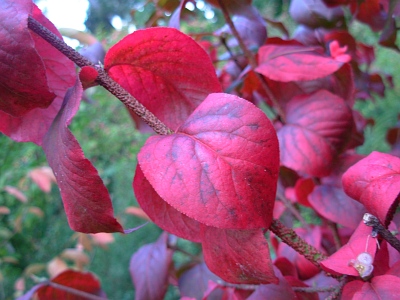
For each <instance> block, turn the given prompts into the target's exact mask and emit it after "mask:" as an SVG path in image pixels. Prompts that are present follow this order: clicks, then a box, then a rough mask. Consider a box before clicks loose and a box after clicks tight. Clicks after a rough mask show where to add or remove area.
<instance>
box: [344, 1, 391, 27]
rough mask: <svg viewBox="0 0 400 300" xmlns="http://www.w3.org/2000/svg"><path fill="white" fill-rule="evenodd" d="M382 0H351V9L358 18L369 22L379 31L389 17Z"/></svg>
mask: <svg viewBox="0 0 400 300" xmlns="http://www.w3.org/2000/svg"><path fill="white" fill-rule="evenodd" d="M380 2H381V1H380V0H368V1H362V2H358V1H351V3H350V9H351V12H352V13H353V14H354V16H355V17H356V18H357V20H359V21H361V22H363V23H366V24H368V25H369V26H370V27H371V29H372V30H374V31H379V30H382V29H383V27H384V26H385V21H386V19H387V14H386V13H385V12H384V11H383V9H382V5H381V3H380Z"/></svg>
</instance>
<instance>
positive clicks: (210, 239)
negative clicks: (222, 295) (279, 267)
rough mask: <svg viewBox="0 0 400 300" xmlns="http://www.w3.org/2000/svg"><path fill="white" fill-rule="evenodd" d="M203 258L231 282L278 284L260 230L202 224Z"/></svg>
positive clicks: (209, 265) (210, 266) (224, 278)
mask: <svg viewBox="0 0 400 300" xmlns="http://www.w3.org/2000/svg"><path fill="white" fill-rule="evenodd" d="M201 238H202V240H203V242H202V245H203V255H204V260H205V262H206V264H207V266H208V267H209V269H210V270H211V271H212V272H213V273H214V274H216V275H218V276H219V277H221V278H222V279H223V280H225V281H227V282H231V283H239V284H240V283H245V284H260V283H278V281H279V280H278V278H277V277H276V276H275V273H274V270H273V267H272V261H271V257H270V254H269V247H268V242H267V240H266V239H265V237H264V234H263V233H262V231H261V230H260V229H255V230H229V229H218V228H213V227H208V226H201Z"/></svg>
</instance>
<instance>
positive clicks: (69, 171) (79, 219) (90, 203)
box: [43, 80, 123, 233]
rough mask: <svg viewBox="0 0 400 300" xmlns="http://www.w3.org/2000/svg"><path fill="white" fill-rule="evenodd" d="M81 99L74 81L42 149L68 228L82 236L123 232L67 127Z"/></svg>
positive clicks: (93, 173) (104, 192)
mask: <svg viewBox="0 0 400 300" xmlns="http://www.w3.org/2000/svg"><path fill="white" fill-rule="evenodd" d="M81 96H82V86H81V85H80V82H79V81H78V80H77V81H76V83H75V86H74V87H72V88H71V89H69V90H68V92H67V94H66V96H65V99H64V103H63V106H62V108H61V109H60V111H59V113H58V115H57V117H56V118H55V119H54V122H53V124H52V125H51V128H50V129H49V131H48V133H47V134H46V136H45V137H44V139H43V149H44V152H45V154H46V157H47V161H48V162H49V165H50V167H51V168H52V169H53V172H54V175H55V177H56V179H57V183H58V187H59V189H60V193H61V197H62V200H63V203H64V208H65V212H66V214H67V218H68V223H69V225H70V226H71V228H72V229H73V230H76V231H79V232H84V233H97V232H123V229H122V227H121V225H120V224H119V223H118V222H117V220H116V219H115V218H114V216H113V209H112V203H111V199H110V195H109V194H108V191H107V188H106V187H105V185H104V183H103V181H102V180H101V178H100V176H99V175H98V172H97V170H96V169H95V167H94V166H93V165H92V164H91V162H90V161H89V160H88V159H86V158H85V156H84V154H83V152H82V149H81V147H80V145H79V143H78V141H77V140H76V139H75V137H74V136H73V135H72V133H71V131H70V130H69V129H68V127H67V126H68V124H69V123H70V122H71V119H72V118H73V116H74V115H75V113H76V111H77V110H78V108H79V103H80V100H81Z"/></svg>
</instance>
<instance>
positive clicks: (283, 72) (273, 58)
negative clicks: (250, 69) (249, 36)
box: [255, 45, 343, 82]
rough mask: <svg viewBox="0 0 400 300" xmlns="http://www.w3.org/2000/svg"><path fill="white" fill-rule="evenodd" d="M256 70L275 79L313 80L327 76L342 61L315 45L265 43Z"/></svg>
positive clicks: (339, 66)
mask: <svg viewBox="0 0 400 300" xmlns="http://www.w3.org/2000/svg"><path fill="white" fill-rule="evenodd" d="M258 63H259V65H258V67H257V68H256V69H255V71H256V72H258V73H261V74H263V75H264V76H265V77H268V78H269V79H272V80H275V81H281V82H289V81H302V80H314V79H318V78H322V77H325V76H328V75H330V74H332V73H334V72H336V71H337V70H339V69H340V68H341V67H342V66H343V62H340V61H337V60H335V59H333V58H332V57H329V56H326V55H324V54H322V53H321V49H320V48H317V47H305V46H296V45H265V46H262V47H261V48H260V50H259V60H258Z"/></svg>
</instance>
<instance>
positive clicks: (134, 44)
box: [104, 27, 221, 129]
mask: <svg viewBox="0 0 400 300" xmlns="http://www.w3.org/2000/svg"><path fill="white" fill-rule="evenodd" d="M104 67H105V69H106V70H107V72H108V74H109V75H110V76H111V77H112V78H113V79H114V80H115V81H117V82H118V83H119V84H121V85H122V86H123V87H124V88H125V89H126V90H127V91H129V92H130V93H131V94H132V95H133V96H135V97H136V98H137V99H138V100H139V101H140V102H141V103H142V104H143V105H144V106H145V107H146V108H147V109H149V110H150V111H151V112H152V113H154V114H155V115H156V116H157V117H158V118H159V119H160V120H162V121H163V122H164V123H165V124H166V125H167V126H168V127H170V128H172V129H176V128H177V127H178V126H179V125H181V124H182V123H183V121H184V120H186V118H187V117H188V116H189V115H190V114H191V113H192V112H193V110H194V109H195V108H196V107H197V106H198V105H199V104H200V103H201V101H203V99H204V98H205V97H206V96H207V95H208V94H210V93H214V92H220V91H221V86H220V84H219V82H218V79H217V76H216V74H215V69H214V66H213V64H212V62H211V60H210V58H209V56H208V54H207V53H206V52H205V51H204V50H203V49H202V48H201V47H200V46H199V45H198V44H197V43H196V42H195V41H194V40H193V39H192V38H190V37H189V36H187V35H185V34H183V33H182V32H180V31H178V30H176V29H174V28H162V27H157V28H147V29H144V30H138V31H135V32H134V33H132V34H130V35H128V36H126V37H125V38H124V39H122V40H121V41H120V42H119V43H117V44H116V45H114V46H113V47H112V48H111V49H110V50H109V51H108V53H107V55H106V57H105V60H104Z"/></svg>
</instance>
